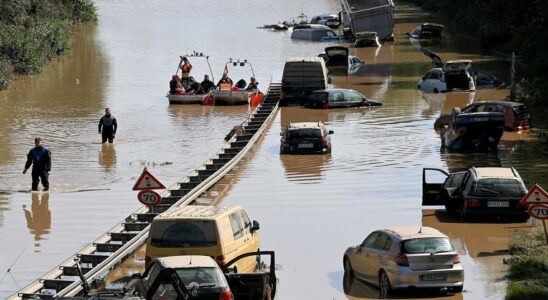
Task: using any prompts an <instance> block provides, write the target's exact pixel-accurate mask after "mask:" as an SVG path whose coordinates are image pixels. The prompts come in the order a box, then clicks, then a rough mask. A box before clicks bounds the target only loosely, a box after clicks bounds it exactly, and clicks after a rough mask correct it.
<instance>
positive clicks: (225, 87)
mask: <svg viewBox="0 0 548 300" xmlns="http://www.w3.org/2000/svg"><path fill="white" fill-rule="evenodd" d="M231 89H232V84H230V83H228V82H227V83H224V82H223V83H221V84H219V90H221V91H230V90H231Z"/></svg>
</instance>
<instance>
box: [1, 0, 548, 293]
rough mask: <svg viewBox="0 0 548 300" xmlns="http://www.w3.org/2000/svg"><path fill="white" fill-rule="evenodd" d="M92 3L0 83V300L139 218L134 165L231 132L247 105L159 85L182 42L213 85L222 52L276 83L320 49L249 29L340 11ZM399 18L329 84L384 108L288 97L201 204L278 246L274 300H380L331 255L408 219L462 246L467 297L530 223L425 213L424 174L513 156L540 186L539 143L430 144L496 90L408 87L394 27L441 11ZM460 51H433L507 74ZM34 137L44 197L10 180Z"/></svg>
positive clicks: (509, 161)
mask: <svg viewBox="0 0 548 300" xmlns="http://www.w3.org/2000/svg"><path fill="white" fill-rule="evenodd" d="M95 2H96V5H97V7H98V9H99V15H100V16H99V22H98V23H97V24H96V25H92V24H88V25H83V26H78V27H77V28H76V33H75V37H74V39H73V42H72V50H71V52H70V53H69V54H68V55H66V56H64V57H61V58H59V59H58V60H57V61H56V62H54V63H52V64H51V65H50V66H49V67H47V68H46V69H45V70H44V72H43V73H42V74H40V75H35V76H27V77H20V78H18V79H16V80H15V81H13V82H12V84H11V86H10V88H9V89H8V90H6V91H2V92H0V171H1V172H0V190H1V191H2V192H1V193H0V249H1V250H0V256H1V257H2V259H1V260H0V280H1V281H0V297H1V298H4V297H6V296H8V295H10V294H12V293H14V292H15V291H17V290H18V289H19V288H20V287H22V286H24V285H26V284H28V283H29V282H30V281H32V280H33V279H35V278H37V277H39V276H40V275H42V274H43V273H45V272H47V271H49V270H50V269H51V268H53V267H54V266H55V265H57V264H58V263H60V262H62V261H63V260H65V259H66V258H67V257H68V256H70V255H71V254H73V253H75V252H76V251H77V250H79V249H80V248H82V247H83V246H84V245H86V244H87V243H89V242H91V241H92V240H94V239H95V238H96V237H98V236H99V235H100V234H102V233H103V232H105V231H106V230H107V229H109V228H111V227H112V226H113V225H114V224H115V223H117V222H119V221H121V220H122V219H123V218H125V217H126V216H127V215H128V214H129V213H131V212H132V211H134V210H135V209H136V208H137V207H138V206H139V203H138V202H137V200H136V193H134V192H132V191H131V186H132V184H133V183H134V181H135V180H136V176H137V175H139V173H140V171H141V170H142V168H143V167H144V166H146V167H148V168H149V170H150V171H151V172H152V173H153V174H154V175H156V177H158V178H159V179H160V180H161V181H163V183H164V184H172V183H173V182H175V181H176V180H177V179H178V178H180V177H182V176H183V175H186V174H188V173H190V172H191V171H192V170H193V169H194V168H195V167H197V166H198V165H200V164H201V163H202V162H203V161H205V160H207V159H208V158H209V157H210V156H211V155H212V154H214V153H215V152H216V151H217V150H218V148H220V147H221V145H222V143H223V137H224V136H225V135H226V133H227V132H228V131H229V129H230V128H232V127H233V126H234V125H236V124H238V123H240V122H241V121H243V119H244V118H245V117H246V116H247V115H248V114H249V112H250V110H249V108H248V107H244V106H242V107H202V106H170V105H168V104H167V100H166V99H165V98H164V95H165V92H166V90H167V86H168V81H169V78H170V76H171V74H172V73H173V71H174V70H175V68H176V67H177V63H178V55H180V54H184V53H189V52H191V51H194V50H196V51H199V52H204V53H205V54H207V55H209V56H210V61H211V65H212V68H213V73H214V74H213V75H214V76H215V77H216V79H218V77H219V75H220V74H221V73H222V70H223V68H224V63H225V62H226V61H227V60H228V59H229V58H230V57H232V58H241V59H248V60H249V61H251V62H252V63H253V68H254V71H255V75H256V77H257V79H258V81H259V82H260V87H262V88H263V89H266V87H267V85H268V82H270V81H271V80H273V81H279V80H280V76H281V72H282V70H283V62H284V61H285V60H286V59H287V58H288V57H291V56H316V55H317V54H318V53H320V52H322V51H323V48H324V47H326V46H327V45H329V44H321V43H310V42H304V41H291V40H290V38H289V36H290V32H271V31H269V30H263V29H257V28H256V27H258V26H262V25H264V24H270V23H276V22H277V21H281V20H290V19H292V18H294V17H296V16H297V15H298V14H299V13H300V12H305V13H307V14H308V15H310V16H311V15H315V14H320V13H325V12H336V11H338V10H339V9H340V3H339V2H338V1H331V0H322V1H314V3H313V4H311V3H310V2H309V1H308V2H305V1H298V2H295V1H289V0H280V1H277V2H276V3H266V2H264V3H262V2H260V1H259V2H256V1H251V0H242V1H238V2H237V3H234V2H221V1H216V2H215V3H211V4H208V5H207V6H206V5H204V4H203V3H201V2H199V1H198V2H191V3H185V5H184V6H183V5H182V4H181V3H178V2H176V1H166V0H160V1H151V0H146V1H137V2H135V1H131V2H130V1H126V0H122V1H107V0H100V1H95ZM252 12H254V13H252ZM397 12H398V14H397V16H398V19H397V23H398V24H397V26H396V38H397V41H396V42H395V43H392V44H386V45H383V46H382V47H380V48H378V49H377V48H364V49H353V48H352V49H351V50H350V51H351V54H352V55H357V56H359V57H361V58H363V59H365V60H366V62H367V63H366V65H365V66H363V67H361V68H360V69H358V70H356V71H355V72H353V73H352V74H351V75H350V76H333V86H334V87H343V88H353V89H356V90H358V91H359V92H361V93H362V94H364V95H366V96H368V97H370V98H373V99H377V100H379V101H382V102H383V104H384V105H383V106H382V107H376V108H355V109H342V110H310V109H303V108H296V107H287V108H285V107H284V108H282V109H281V110H280V111H279V112H278V115H277V116H276V119H275V121H274V124H273V125H272V126H271V128H270V129H269V130H268V132H267V134H266V135H265V136H264V138H263V139H261V141H260V143H259V144H258V145H257V147H256V148H255V149H254V150H253V151H252V152H251V153H250V154H249V155H248V157H247V158H246V159H245V161H244V162H243V163H242V164H240V165H239V166H238V167H237V168H235V169H234V170H233V171H231V172H230V174H229V176H227V177H226V178H224V179H223V180H222V181H221V182H219V184H217V185H216V186H214V187H213V188H212V189H211V190H209V191H208V192H206V193H204V194H203V195H202V196H201V197H200V198H199V199H198V202H199V203H201V204H214V205H217V204H224V205H236V204H239V205H243V206H244V207H245V208H246V209H247V210H248V213H249V215H250V216H251V217H252V218H253V219H256V220H258V221H259V222H260V223H261V230H260V235H261V242H262V246H261V247H262V248H263V249H268V250H275V251H276V255H277V257H276V261H277V263H278V264H279V266H278V269H279V270H278V277H279V288H278V295H279V296H278V299H344V298H349V299H360V298H375V297H377V296H378V291H377V290H376V289H375V288H373V287H372V286H370V285H368V284H365V283H363V282H360V281H356V280H354V281H352V280H344V278H343V269H342V254H343V252H344V251H345V249H346V248H347V247H348V246H351V245H355V244H358V243H360V242H361V241H362V240H363V239H364V237H365V236H366V235H367V234H368V233H369V232H371V231H372V230H375V229H378V228H382V227H387V226H397V225H417V224H423V225H426V226H433V227H436V228H438V229H440V230H442V231H443V232H445V233H447V234H448V236H449V237H450V238H451V240H452V241H453V243H454V244H455V246H456V247H457V248H458V249H459V251H460V252H461V254H462V261H463V264H464V267H465V274H466V280H465V292H464V293H463V294H462V295H457V296H455V297H454V298H466V299H500V298H502V297H503V296H504V293H505V285H506V282H505V280H504V265H503V264H502V259H503V258H505V257H507V256H506V255H507V253H506V251H505V250H506V249H507V246H508V242H509V237H510V234H511V232H513V231H515V230H528V228H529V223H509V222H487V223H479V224H478V223H474V224H469V223H463V222H461V221H459V220H455V219H452V218H451V217H450V216H447V215H445V214H444V211H443V210H439V209H436V208H435V207H434V208H428V207H426V208H423V207H421V206H420V203H421V169H422V168H423V167H437V168H443V169H449V170H451V171H453V170H460V169H463V168H466V167H469V166H471V165H476V166H486V165H489V166H514V167H515V168H516V169H517V170H518V171H519V172H520V174H521V175H522V176H523V177H524V178H525V180H526V181H527V183H528V185H531V184H533V183H535V182H539V183H540V184H541V185H542V184H544V185H545V186H546V185H547V184H548V179H547V178H546V173H547V172H546V171H547V169H548V166H547V164H546V156H547V153H548V151H547V150H546V148H545V146H543V145H542V144H540V143H537V142H536V141H535V139H534V137H532V136H531V134H530V133H527V132H525V133H512V134H505V136H504V138H503V141H502V142H501V145H500V149H499V151H498V152H497V153H494V154H459V153H447V152H445V151H440V141H439V136H438V133H436V131H435V130H434V128H433V123H434V120H435V119H436V118H437V117H438V116H439V114H440V113H443V112H447V111H449V110H450V109H451V108H453V107H454V106H463V105H466V104H467V103H470V102H473V101H477V100H479V99H500V98H502V97H504V96H506V95H507V94H508V90H506V89H502V90H490V89H481V90H478V91H476V92H475V93H447V94H437V95H434V94H423V93H421V92H419V91H417V89H416V84H417V81H418V80H419V79H420V78H421V77H422V76H423V75H424V74H425V73H426V72H427V71H428V70H429V69H430V68H431V63H430V61H429V59H428V58H426V57H425V56H424V55H422V53H421V52H420V51H419V47H420V45H418V44H416V43H412V42H410V41H409V40H408V39H406V38H405V37H404V36H403V34H404V33H406V32H409V31H411V29H412V28H413V27H414V26H416V25H418V24H420V23H421V22H422V21H423V20H424V21H431V20H435V19H433V18H431V17H430V16H428V14H426V13H424V12H421V11H420V10H417V9H416V8H414V7H412V6H406V5H403V4H401V3H397ZM466 45H467V44H466V43H462V42H460V41H459V40H458V39H455V38H453V37H451V36H450V35H448V37H447V38H446V39H445V40H444V42H443V43H442V44H441V45H438V46H434V47H433V48H434V49H435V50H437V51H439V52H440V53H442V55H443V57H444V58H445V59H457V58H466V59H473V60H474V61H477V64H478V65H480V66H481V68H483V69H486V70H488V71H492V72H495V73H496V74H497V75H499V77H501V78H503V79H504V80H506V79H505V78H507V77H508V76H507V75H506V74H504V73H505V72H508V63H507V62H500V61H497V60H496V59H495V58H494V57H492V56H489V55H484V54H481V51H479V50H476V49H469V48H465V46H466ZM191 62H193V64H194V70H193V73H194V75H195V76H196V77H197V78H200V79H201V77H202V76H203V74H206V73H208V72H209V71H208V69H207V66H206V65H204V64H203V63H201V62H199V61H191ZM230 72H231V73H230V74H231V77H232V79H236V78H237V79H239V78H242V77H243V78H246V79H247V78H248V77H249V76H250V75H251V73H250V70H249V69H243V68H238V69H231V71H230ZM237 79H236V80H237ZM107 106H108V107H111V108H112V110H113V114H114V115H115V116H116V117H117V119H118V122H119V125H120V128H119V131H118V134H117V136H116V140H115V143H114V144H113V145H101V144H100V142H99V139H100V136H99V135H98V134H97V123H98V120H99V118H100V116H101V115H102V111H103V109H104V108H105V107H107ZM289 121H292V122H298V121H324V122H325V123H326V124H327V126H328V128H329V129H331V130H334V131H335V134H334V135H333V136H332V143H333V152H332V153H331V154H329V155H312V156H302V155H294V156H293V155H283V156H280V155H279V138H280V136H279V133H280V131H281V130H282V129H283V128H284V126H285V125H286V124H287V123H288V122H289ZM533 122H534V121H533ZM35 136H42V137H43V138H44V142H45V145H46V146H48V147H49V148H50V149H51V151H52V155H53V166H52V174H51V178H50V179H51V191H50V193H49V194H44V193H32V194H31V193H27V192H25V191H27V190H28V189H29V188H30V176H29V175H28V174H27V175H23V174H21V172H22V169H23V166H24V162H25V155H26V153H27V152H28V150H29V149H30V148H31V147H32V142H33V138H34V137H35ZM19 255H20V257H19ZM18 257H19V258H18ZM12 264H13V266H12ZM142 265H143V254H142V251H141V252H137V253H136V254H135V255H134V257H132V258H131V260H129V261H128V262H126V263H124V264H123V265H122V266H123V267H121V268H119V269H117V270H115V271H113V272H112V273H111V274H109V275H108V276H107V278H106V280H107V281H109V282H115V283H117V282H123V281H124V280H125V279H127V276H128V275H130V274H131V273H133V272H138V271H142V267H143V266H142ZM11 266H12V267H11ZM10 267H11V273H10V274H7V275H5V276H4V272H5V270H7V269H8V268H10ZM438 296H440V295H436V294H431V293H426V294H424V293H417V294H414V293H412V294H411V295H409V294H405V293H404V294H400V293H398V294H397V295H395V297H396V298H406V297H411V298H430V297H438Z"/></svg>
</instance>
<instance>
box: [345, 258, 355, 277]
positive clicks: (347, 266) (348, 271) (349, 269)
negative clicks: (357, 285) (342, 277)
mask: <svg viewBox="0 0 548 300" xmlns="http://www.w3.org/2000/svg"><path fill="white" fill-rule="evenodd" d="M343 268H344V274H346V275H348V276H350V277H353V276H354V270H352V264H351V263H350V259H349V258H348V256H345V257H344V260H343Z"/></svg>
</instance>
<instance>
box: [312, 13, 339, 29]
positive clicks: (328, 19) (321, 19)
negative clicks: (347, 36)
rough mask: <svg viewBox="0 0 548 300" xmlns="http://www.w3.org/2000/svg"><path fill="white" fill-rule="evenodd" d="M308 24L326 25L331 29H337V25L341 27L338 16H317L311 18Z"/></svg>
mask: <svg viewBox="0 0 548 300" xmlns="http://www.w3.org/2000/svg"><path fill="white" fill-rule="evenodd" d="M310 23H311V24H320V25H326V26H329V27H331V28H337V27H339V25H341V21H340V20H339V16H337V15H318V16H315V17H313V18H312V19H311V20H310Z"/></svg>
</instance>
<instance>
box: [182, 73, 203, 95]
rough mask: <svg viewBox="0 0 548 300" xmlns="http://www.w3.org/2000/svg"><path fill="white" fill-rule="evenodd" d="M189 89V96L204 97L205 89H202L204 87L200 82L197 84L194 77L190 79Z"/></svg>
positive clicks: (187, 91)
mask: <svg viewBox="0 0 548 300" xmlns="http://www.w3.org/2000/svg"><path fill="white" fill-rule="evenodd" d="M188 83H189V84H188V86H189V87H188V89H187V90H186V93H187V94H193V95H202V94H204V89H203V88H202V85H200V83H199V82H196V80H194V77H192V76H190V78H189V79H188Z"/></svg>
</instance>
